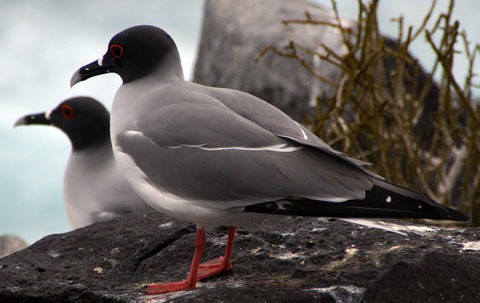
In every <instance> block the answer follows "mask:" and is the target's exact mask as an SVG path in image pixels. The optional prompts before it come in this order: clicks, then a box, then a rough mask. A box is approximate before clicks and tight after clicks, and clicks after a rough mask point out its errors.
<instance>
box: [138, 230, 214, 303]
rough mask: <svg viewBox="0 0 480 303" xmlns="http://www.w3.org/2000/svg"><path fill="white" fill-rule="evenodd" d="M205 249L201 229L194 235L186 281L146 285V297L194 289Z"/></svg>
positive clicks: (203, 233)
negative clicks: (191, 257)
mask: <svg viewBox="0 0 480 303" xmlns="http://www.w3.org/2000/svg"><path fill="white" fill-rule="evenodd" d="M204 247H205V231H204V230H203V228H199V229H198V230H197V234H196V235H195V253H194V255H193V260H192V265H191V266H190V271H189V273H188V278H187V280H183V281H179V282H171V283H154V284H149V285H147V290H146V293H147V295H156V294H163V293H169V292H176V291H181V290H188V289H193V288H195V287H196V283H197V280H199V276H198V266H199V264H200V259H201V258H202V253H203V249H204Z"/></svg>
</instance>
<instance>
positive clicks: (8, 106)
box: [0, 0, 480, 243]
mask: <svg viewBox="0 0 480 303" xmlns="http://www.w3.org/2000/svg"><path fill="white" fill-rule="evenodd" d="M203 2H204V1H201V0H182V1H178V0H162V1H158V0H146V1H145V0H144V1H132V0H126V1H116V0H96V1H55V0H44V1H34V0H30V1H28V0H16V1H2V2H0V70H1V71H2V72H1V73H0V106H1V107H0V108H1V109H0V234H4V233H10V234H17V235H20V236H21V237H23V238H24V239H26V240H27V241H28V242H30V243H31V242H33V241H35V240H38V239H39V238H41V237H43V236H45V235H48V234H51V233H60V232H65V231H68V230H69V225H68V221H67V219H66V216H65V213H64V209H63V204H62V203H63V202H62V201H63V198H62V181H63V170H64V167H65V164H66V161H67V157H68V154H69V151H70V145H69V142H68V140H67V138H66V137H65V136H64V135H63V134H62V133H61V132H60V131H58V130H57V129H54V128H51V127H44V126H43V127H42V126H36V127H34V126H31V127H20V128H16V129H13V128H12V125H13V123H14V122H15V120H16V119H17V118H18V117H20V116H22V115H24V114H28V113H34V112H40V111H45V110H49V109H51V108H53V107H55V106H56V105H57V104H58V103H59V102H60V101H62V100H64V99H66V98H68V97H71V96H75V95H90V96H93V97H95V98H97V99H98V100H100V101H101V102H103V103H104V104H105V105H106V106H107V108H110V105H111V102H112V99H113V94H114V92H115V91H116V89H117V88H118V86H119V85H120V79H119V78H118V76H116V75H113V74H111V75H105V76H102V77H96V78H92V79H91V80H89V81H86V82H84V83H80V84H78V85H77V86H75V87H74V88H73V89H71V88H70V87H69V80H70V77H71V75H72V73H73V72H74V71H75V70H76V69H77V68H78V67H80V66H82V65H84V64H86V63H89V62H91V61H93V60H95V59H97V58H98V57H99V56H100V55H101V54H103V53H104V52H105V48H106V45H107V42H108V40H109V39H110V37H112V36H113V35H114V34H116V33H117V32H119V31H121V30H123V29H125V28H127V27H129V26H132V25H137V24H152V25H156V26H159V27H162V28H163V29H165V30H166V31H167V32H169V33H170V34H171V36H172V37H173V38H174V39H175V41H176V42H177V45H178V48H179V50H180V54H181V58H182V62H183V66H184V71H185V74H186V77H187V78H190V77H191V75H192V68H193V64H194V61H195V55H196V52H197V45H198V42H199V41H198V39H199V34H200V31H201V19H202V10H203ZM316 2H318V3H321V4H324V5H325V6H327V7H328V6H329V5H330V4H329V3H330V2H329V1H328V0H317V1H316ZM438 2H439V8H443V9H444V8H445V7H446V4H447V1H444V0H443V1H442V0H441V1H438ZM338 3H339V8H340V11H341V12H343V14H344V16H346V17H350V18H355V17H356V5H357V2H356V1H351V0H340V1H338ZM429 4H430V3H429V1H415V0H405V1H395V2H394V1H382V2H381V5H380V14H379V16H380V24H381V27H382V28H383V32H384V33H386V34H392V33H396V24H395V23H392V22H391V21H390V18H392V17H396V16H398V15H400V14H403V15H404V17H405V20H406V23H407V24H418V22H420V20H421V17H422V16H423V15H424V14H425V12H426V11H427V9H428V7H429ZM479 8H480V2H477V1H457V7H456V13H455V16H456V17H457V18H458V19H460V21H461V22H462V25H463V26H464V27H466V28H467V32H469V33H470V38H471V40H473V41H474V42H478V41H479V40H480V37H479V36H478V35H477V30H478V28H480V21H479V18H478V17H477V15H478V12H479ZM412 50H413V53H414V54H415V55H416V56H417V57H419V58H420V59H421V62H422V64H423V65H424V66H427V67H428V66H429V65H431V62H432V52H431V51H429V49H428V47H426V46H425V43H423V42H422V41H419V42H417V43H416V44H414V45H413V49H412ZM456 72H457V74H458V75H463V74H464V68H463V69H462V65H461V64H459V65H458V66H457V70H456Z"/></svg>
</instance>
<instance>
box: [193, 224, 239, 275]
mask: <svg viewBox="0 0 480 303" xmlns="http://www.w3.org/2000/svg"><path fill="white" fill-rule="evenodd" d="M234 236H235V227H233V226H229V227H228V237H227V245H226V246H225V255H224V256H223V257H218V258H216V259H213V260H209V261H207V262H204V263H202V264H200V265H199V267H198V280H203V279H206V278H209V277H213V276H216V275H218V274H219V273H220V272H222V271H224V270H225V271H226V270H231V269H232V248H233V239H234Z"/></svg>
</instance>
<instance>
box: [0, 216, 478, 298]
mask: <svg viewBox="0 0 480 303" xmlns="http://www.w3.org/2000/svg"><path fill="white" fill-rule="evenodd" d="M396 224H397V225H390V226H393V227H395V229H401V230H403V231H404V232H408V233H409V236H408V237H406V236H402V235H398V234H394V233H387V232H385V231H382V230H377V229H370V228H366V227H363V226H358V225H352V224H350V223H347V222H344V221H336V220H333V221H329V220H326V219H321V218H302V217H285V218H282V219H281V220H268V221H265V222H264V223H263V224H258V225H254V226H249V227H244V228H239V229H238V233H237V235H236V241H235V244H234V251H233V271H232V272H230V273H225V274H222V275H220V276H217V277H214V278H210V279H208V280H206V281H203V282H201V283H199V287H198V289H196V290H193V291H186V292H179V293H173V294H168V295H156V296H148V297H145V296H144V295H143V293H142V286H143V285H145V284H147V283H151V282H167V281H173V280H178V279H184V278H185V277H186V274H187V271H188V268H189V266H190V261H191V258H192V255H193V240H194V234H195V228H194V226H193V225H191V224H187V223H182V222H177V221H174V220H172V219H170V218H167V217H164V216H162V215H161V214H158V213H151V214H146V215H128V216H125V217H122V218H118V219H114V220H112V221H109V222H102V223H97V224H93V225H90V226H87V227H85V228H81V229H78V230H75V231H72V232H68V233H65V234H58V235H51V236H48V237H45V238H43V239H42V240H40V241H38V242H36V243H34V244H32V245H31V246H30V247H28V248H26V249H24V250H23V251H20V252H18V253H16V254H13V255H10V256H7V257H5V258H3V259H0V302H144V301H146V300H148V301H149V302H167V301H168V302H259V301H261V302H361V301H362V300H363V302H369V303H370V302H387V301H388V300H391V302H412V301H413V302H419V301H421V302H452V301H456V299H458V301H461V302H477V300H478V296H479V295H480V294H479V290H480V288H479V287H478V285H480V266H479V265H480V241H479V240H478V234H479V232H480V230H479V229H478V228H469V229H455V228H437V227H424V226H420V225H414V224H412V223H410V222H400V221H396ZM225 234H226V230H225V229H224V228H218V229H215V230H212V231H209V232H208V235H207V245H206V252H205V255H204V260H206V259H207V258H214V257H216V256H218V255H220V254H222V253H223V250H224V243H225V240H226V235H225ZM412 298H414V299H412ZM416 298H421V300H419V301H418V300H416ZM408 299H412V300H410V301H409V300H408ZM402 300H403V301H402Z"/></svg>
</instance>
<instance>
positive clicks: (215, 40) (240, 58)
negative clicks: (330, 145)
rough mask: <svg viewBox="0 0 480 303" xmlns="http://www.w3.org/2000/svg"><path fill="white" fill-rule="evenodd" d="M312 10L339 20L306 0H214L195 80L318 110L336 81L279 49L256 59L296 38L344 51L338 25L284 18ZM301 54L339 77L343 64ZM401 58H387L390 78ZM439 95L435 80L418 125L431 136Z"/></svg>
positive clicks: (301, 112)
mask: <svg viewBox="0 0 480 303" xmlns="http://www.w3.org/2000/svg"><path fill="white" fill-rule="evenodd" d="M307 11H308V13H309V14H310V15H311V17H312V19H313V20H316V21H324V22H329V23H333V24H336V23H337V21H336V19H335V16H334V13H333V12H332V11H331V10H328V9H325V8H322V7H321V6H318V5H315V4H312V3H310V2H308V1H305V0H262V1H258V0H242V1H238V0H208V1H207V2H206V5H205V13H204V21H203V29H202V34H201V41H200V47H199V50H198V56H197V62H196V66H195V71H194V77H193V81H195V82H197V83H200V84H205V85H210V86H217V87H228V88H234V89H238V90H242V91H245V92H248V93H251V94H253V95H256V96H258V97H260V98H262V99H264V100H266V101H268V102H270V103H272V104H273V105H275V106H276V107H278V108H280V109H281V110H283V111H284V112H286V113H287V114H288V115H290V116H291V117H292V118H294V119H295V120H297V121H300V122H301V121H303V120H304V119H305V117H306V116H308V115H314V114H315V105H316V98H317V97H318V96H322V94H325V95H327V96H332V94H333V89H332V87H331V86H330V85H328V84H326V83H324V82H322V81H320V80H318V79H316V78H314V77H313V76H312V75H311V74H309V73H308V72H307V70H306V69H305V68H304V67H303V66H302V65H301V64H300V63H299V62H298V61H296V60H292V59H288V58H284V57H281V56H278V55H276V54H274V53H273V52H268V53H266V54H265V55H264V56H263V57H262V58H261V59H260V60H259V61H258V62H255V58H256V57H257V56H258V55H259V54H260V52H261V51H262V50H263V49H264V48H265V47H267V46H273V47H275V48H277V49H283V48H284V47H285V46H287V45H288V44H289V42H290V41H294V42H295V43H296V44H298V45H301V46H304V47H305V48H307V49H310V50H314V51H317V52H319V53H322V48H321V47H320V45H321V44H324V45H325V46H327V47H329V48H330V49H332V50H333V51H335V52H336V53H337V54H338V55H340V56H341V55H343V54H345V53H346V47H345V45H344V43H343V42H342V38H341V35H340V33H339V31H338V29H335V28H332V27H330V26H315V25H302V24H289V25H287V26H285V25H283V24H282V21H285V20H293V19H300V20H304V19H305V12H307ZM341 20H342V21H341V22H342V26H344V27H352V26H354V23H353V21H350V20H348V19H344V18H342V19H341ZM385 45H387V46H388V47H390V48H395V47H396V46H395V41H394V40H392V39H388V38H386V39H385ZM323 52H324V51H323ZM300 55H301V57H303V58H304V59H305V60H306V62H308V64H310V65H312V66H314V68H315V70H316V72H317V74H319V75H321V76H322V77H323V78H326V79H329V80H330V81H332V82H334V83H336V82H337V81H338V78H339V76H340V70H339V69H338V68H337V67H335V66H334V65H332V64H330V63H328V62H326V61H323V60H316V61H315V60H314V58H313V56H312V55H309V54H307V53H300ZM396 64H397V62H396V59H395V58H393V57H392V58H387V60H386V62H385V67H386V71H385V75H384V76H385V77H387V82H388V78H389V77H390V76H389V72H390V71H391V70H394V69H395V66H396ZM405 68H406V69H407V72H409V74H410V75H416V77H417V81H418V83H419V84H418V87H424V86H426V85H427V83H429V85H430V83H431V82H430V81H429V77H428V75H427V74H426V73H425V72H424V71H422V70H419V71H417V69H416V68H414V67H413V66H410V65H408V64H407V66H406V67H405ZM410 81H411V79H410V80H405V85H406V91H407V92H410V93H411V90H412V89H413V88H412V84H411V82H410ZM417 93H418V92H417ZM438 97H439V94H438V87H437V86H436V84H433V85H431V86H430V89H429V90H428V92H427V97H426V100H427V101H426V105H425V107H424V111H423V112H422V115H421V117H420V118H419V121H418V123H417V128H416V129H417V131H419V133H420V134H421V135H422V138H423V139H425V140H426V139H428V138H430V137H431V133H432V132H431V127H432V123H431V121H430V116H431V115H432V113H433V112H435V111H436V110H437V108H438ZM346 118H347V120H348V119H350V118H349V117H346ZM423 135H424V136H423ZM423 139H422V140H423Z"/></svg>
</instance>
